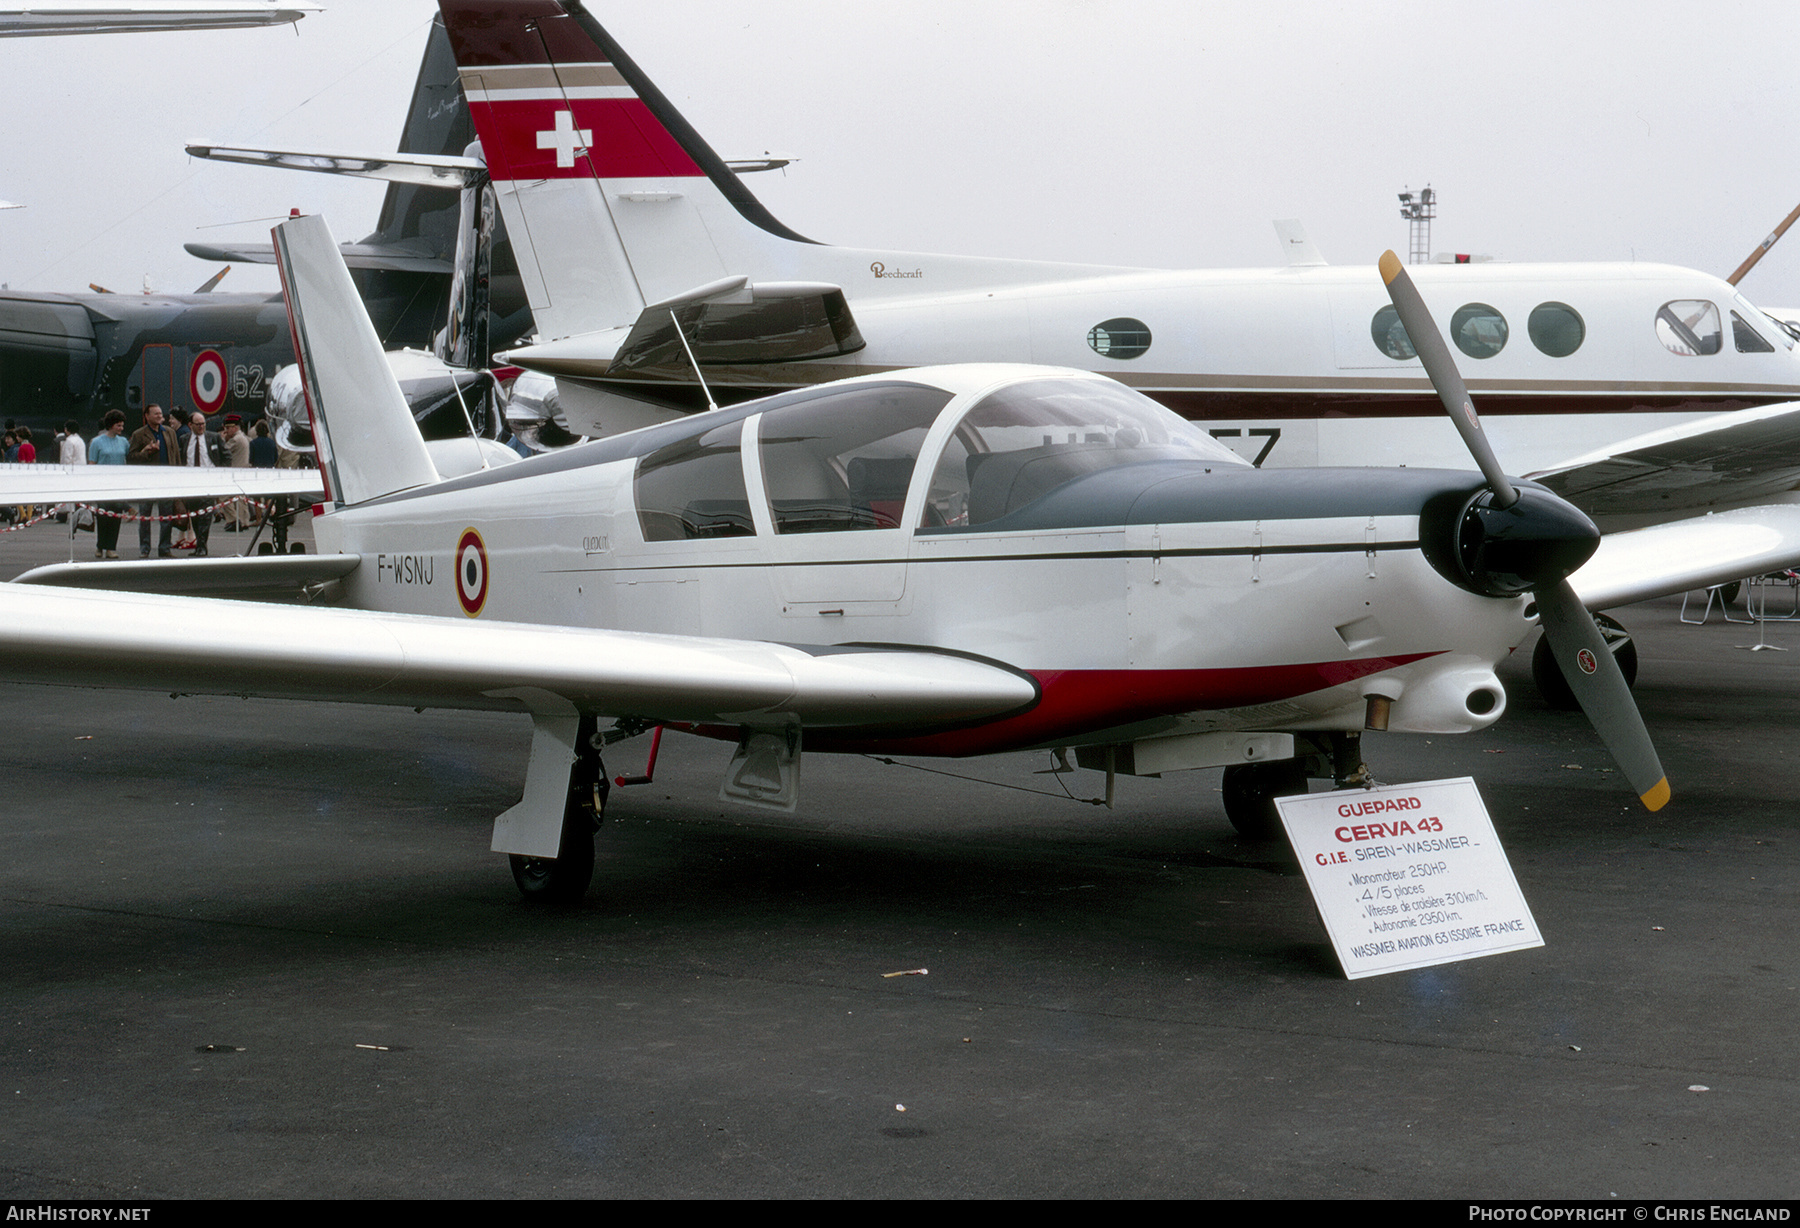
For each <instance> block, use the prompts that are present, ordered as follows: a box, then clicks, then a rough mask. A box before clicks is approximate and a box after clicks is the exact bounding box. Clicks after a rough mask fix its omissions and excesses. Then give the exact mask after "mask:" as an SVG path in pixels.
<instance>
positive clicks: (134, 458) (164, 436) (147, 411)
mask: <svg viewBox="0 0 1800 1228" xmlns="http://www.w3.org/2000/svg"><path fill="white" fill-rule="evenodd" d="M125 461H126V463H127V464H131V465H179V464H180V463H181V444H180V443H179V441H178V440H177V439H176V438H175V428H174V427H172V426H168V425H167V424H165V423H164V422H163V411H162V406H160V405H147V406H145V407H144V425H143V426H141V427H139V428H138V429H137V430H135V431H133V432H132V433H131V451H130V452H128V453H126V455H125ZM158 510H159V509H158V506H157V505H156V504H154V503H140V504H138V515H139V517H141V519H140V520H139V521H138V553H139V554H140V555H141V556H142V557H144V558H149V557H150V519H151V517H152V516H154V515H155V514H156V512H157V511H158ZM172 528H173V525H172V524H171V523H170V521H169V520H168V519H167V518H165V519H164V520H163V521H162V522H161V524H160V525H159V526H158V528H157V536H156V557H158V558H162V559H166V558H168V557H169V532H170V530H171V529H172Z"/></svg>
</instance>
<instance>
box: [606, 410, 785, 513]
mask: <svg viewBox="0 0 1800 1228" xmlns="http://www.w3.org/2000/svg"><path fill="white" fill-rule="evenodd" d="M743 430H744V424H743V422H742V421H738V422H727V423H725V424H724V425H723V426H716V427H714V428H713V429H712V430H710V431H707V432H706V433H705V434H703V435H697V436H694V437H692V438H689V439H681V440H677V441H676V442H674V443H672V444H668V445H665V446H664V447H661V448H658V449H657V450H656V451H654V452H652V453H650V454H649V455H647V456H644V457H641V458H640V459H639V460H638V471H637V478H636V480H635V482H634V483H633V493H634V494H635V496H636V498H637V508H638V524H639V525H640V526H641V527H642V528H643V531H644V540H645V541H647V542H676V541H687V540H690V539H692V538H698V537H754V536H756V523H755V521H753V520H752V519H751V518H750V496H749V494H747V493H746V492H745V490H744V462H743V458H742V456H741V455H740V451H739V447H738V439H739V438H740V437H741V436H742V434H743Z"/></svg>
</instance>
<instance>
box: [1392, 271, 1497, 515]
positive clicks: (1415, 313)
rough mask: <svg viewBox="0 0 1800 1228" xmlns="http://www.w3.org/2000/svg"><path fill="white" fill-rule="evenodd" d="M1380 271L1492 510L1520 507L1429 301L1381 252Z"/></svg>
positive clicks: (1404, 273)
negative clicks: (1477, 471) (1484, 487)
mask: <svg viewBox="0 0 1800 1228" xmlns="http://www.w3.org/2000/svg"><path fill="white" fill-rule="evenodd" d="M1380 267H1381V280H1382V281H1384V282H1386V283H1387V291H1388V297H1389V298H1391V299H1393V300H1394V310H1395V311H1397V312H1399V313H1400V323H1401V324H1402V325H1404V326H1405V328H1406V336H1407V338H1408V339H1409V340H1410V341H1411V342H1412V346H1413V352H1414V353H1416V354H1418V356H1419V361H1420V362H1421V363H1423V364H1425V374H1426V375H1428V376H1430V377H1431V386H1432V387H1433V388H1435V389H1437V394H1438V399H1439V400H1440V401H1442V402H1443V403H1444V408H1445V409H1446V410H1447V411H1449V414H1450V421H1451V422H1453V423H1455V424H1456V430H1457V433H1458V434H1460V435H1461V436H1462V437H1463V443H1464V444H1466V445H1467V446H1468V449H1469V452H1470V453H1471V454H1472V455H1473V456H1474V457H1475V464H1476V466H1477V467H1479V468H1480V470H1481V474H1482V476H1483V477H1485V478H1486V479H1487V481H1488V486H1489V488H1490V489H1492V490H1493V492H1494V506H1496V507H1501V508H1507V507H1511V506H1512V505H1513V504H1514V503H1516V502H1517V501H1518V498H1519V495H1518V492H1517V491H1515V490H1514V489H1513V487H1512V483H1511V482H1509V481H1507V480H1506V474H1504V473H1503V472H1501V469H1500V459H1499V458H1498V457H1496V456H1495V455H1494V449H1493V448H1492V447H1491V446H1489V444H1488V440H1487V433H1486V432H1485V431H1483V430H1482V429H1481V419H1480V418H1478V417H1476V416H1475V402H1474V401H1472V400H1470V398H1469V389H1468V387H1467V385H1465V384H1464V383H1463V379H1462V374H1461V373H1460V372H1459V371H1457V369H1456V360H1455V359H1454V358H1451V357H1450V347H1449V346H1447V345H1445V344H1444V334H1442V333H1440V332H1439V331H1438V326H1437V321H1435V320H1433V319H1432V318H1431V312H1430V310H1428V309H1427V308H1426V306H1425V300H1424V299H1422V298H1420V297H1419V291H1418V287H1416V286H1414V285H1413V281H1412V278H1411V277H1409V276H1407V273H1406V269H1405V267H1404V266H1403V265H1402V264H1401V263H1400V257H1398V256H1396V255H1394V253H1393V252H1391V251H1387V252H1383V253H1381V266H1380Z"/></svg>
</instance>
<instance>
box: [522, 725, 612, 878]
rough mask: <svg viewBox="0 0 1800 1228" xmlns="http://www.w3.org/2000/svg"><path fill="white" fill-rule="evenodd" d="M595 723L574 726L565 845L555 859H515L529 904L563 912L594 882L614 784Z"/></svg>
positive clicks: (566, 798)
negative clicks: (597, 838)
mask: <svg viewBox="0 0 1800 1228" xmlns="http://www.w3.org/2000/svg"><path fill="white" fill-rule="evenodd" d="M596 728H597V722H596V721H595V720H594V718H593V717H591V716H584V717H582V718H581V720H580V723H579V724H578V725H577V726H576V732H575V762H574V764H573V765H571V767H570V768H569V792H568V794H567V796H566V797H565V799H564V801H563V821H562V843H561V844H560V845H559V846H558V847H557V850H556V856H555V857H521V856H520V855H519V854H517V853H514V854H513V855H512V857H511V861H512V874H513V882H515V883H517V884H518V887H519V894H520V895H522V896H524V897H525V899H526V901H527V902H528V903H536V904H547V905H551V906H553V907H563V906H567V905H572V904H579V903H580V902H581V897H582V896H584V895H586V894H587V889H588V884H589V883H591V882H593V881H594V834H595V833H596V832H598V831H599V830H600V818H601V816H602V815H603V814H605V813H606V798H607V795H608V794H609V793H611V792H612V785H611V783H610V782H608V781H607V779H606V768H605V766H604V765H603V764H601V762H600V750H599V747H598V746H596V745H595V737H594V734H595V730H596Z"/></svg>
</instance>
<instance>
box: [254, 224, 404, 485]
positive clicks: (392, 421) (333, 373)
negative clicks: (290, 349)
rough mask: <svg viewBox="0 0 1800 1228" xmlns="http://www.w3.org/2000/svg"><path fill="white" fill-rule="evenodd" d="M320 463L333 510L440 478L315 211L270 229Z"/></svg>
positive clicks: (341, 259)
mask: <svg viewBox="0 0 1800 1228" xmlns="http://www.w3.org/2000/svg"><path fill="white" fill-rule="evenodd" d="M271 234H272V235H273V236H274V240H275V263H276V266H277V268H279V269H280V271H281V287H282V290H283V292H284V293H285V294H286V296H287V307H288V327H289V328H290V329H292V330H293V335H294V354H295V357H296V358H297V359H298V360H299V363H300V378H301V383H302V385H303V387H304V388H305V391H306V406H307V410H308V412H309V413H310V414H311V416H312V425H313V440H314V442H315V443H316V444H317V445H318V452H319V467H320V468H321V469H323V470H324V471H325V481H326V485H327V487H328V494H329V496H330V497H331V498H332V499H333V500H335V501H336V502H337V503H338V504H339V505H340V506H342V505H343V504H346V503H361V502H363V501H364V500H365V499H373V498H375V497H376V496H378V495H385V494H391V493H392V492H394V491H396V490H405V489H407V488H409V487H413V486H423V485H425V484H426V483H429V482H435V481H437V480H438V473H437V469H436V468H435V467H434V466H433V465H432V463H431V457H430V455H429V453H427V452H426V450H425V441H424V440H423V439H421V438H420V437H419V428H418V427H417V426H416V425H414V423H413V417H412V411H411V410H409V409H408V408H407V406H406V398H405V397H404V396H402V395H401V393H400V385H399V384H398V383H396V382H395V380H394V375H393V372H392V371H391V370H389V368H388V364H387V358H386V356H385V355H384V354H383V352H382V349H381V339H380V338H379V337H377V336H376V335H375V328H374V326H373V325H371V324H370V323H369V316H368V313H367V312H366V311H364V310H363V304H362V299H361V298H360V297H358V295H357V293H356V286H355V284H354V283H352V282H351V280H350V270H349V269H347V268H346V267H344V257H343V255H342V254H341V253H340V252H339V251H338V245H337V240H336V239H334V238H332V235H331V228H330V227H328V226H327V225H326V224H325V219H324V218H322V217H317V216H314V217H299V218H294V219H292V220H291V221H286V222H283V223H281V224H280V225H279V226H277V227H275V229H274V230H273V231H272V232H271Z"/></svg>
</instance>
